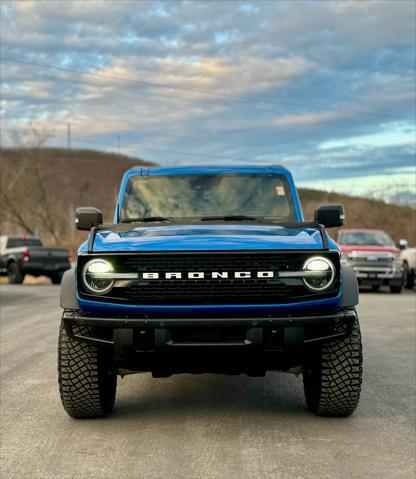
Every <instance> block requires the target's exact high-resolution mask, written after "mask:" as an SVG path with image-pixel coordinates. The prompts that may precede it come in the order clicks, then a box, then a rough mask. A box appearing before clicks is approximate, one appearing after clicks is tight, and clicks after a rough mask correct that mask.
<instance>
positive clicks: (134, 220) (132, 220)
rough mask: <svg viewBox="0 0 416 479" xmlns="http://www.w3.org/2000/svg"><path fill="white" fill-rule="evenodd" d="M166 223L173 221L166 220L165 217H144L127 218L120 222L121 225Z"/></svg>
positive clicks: (170, 219)
mask: <svg viewBox="0 0 416 479" xmlns="http://www.w3.org/2000/svg"><path fill="white" fill-rule="evenodd" d="M166 221H173V218H166V217H165V216H144V217H143V218H127V219H124V220H121V222H122V223H141V222H143V223H153V222H154V223H156V222H160V223H164V222H166Z"/></svg>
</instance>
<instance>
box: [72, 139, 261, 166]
mask: <svg viewBox="0 0 416 479" xmlns="http://www.w3.org/2000/svg"><path fill="white" fill-rule="evenodd" d="M73 143H79V144H81V145H82V144H85V145H99V146H106V147H107V148H113V147H114V145H110V144H108V143H104V142H102V141H94V140H88V141H83V140H73ZM124 149H140V150H141V151H154V152H158V153H171V154H174V155H182V156H189V157H193V158H208V159H214V160H221V161H241V162H244V163H246V162H252V161H253V158H231V157H227V156H219V155H209V154H204V153H190V152H188V151H178V150H170V149H166V148H153V147H147V146H145V147H143V146H141V145H138V144H133V143H123V150H124ZM258 156H261V155H258Z"/></svg>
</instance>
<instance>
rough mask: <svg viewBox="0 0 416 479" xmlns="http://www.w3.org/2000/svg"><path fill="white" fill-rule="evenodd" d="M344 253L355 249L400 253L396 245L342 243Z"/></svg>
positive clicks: (369, 251)
mask: <svg viewBox="0 0 416 479" xmlns="http://www.w3.org/2000/svg"><path fill="white" fill-rule="evenodd" d="M340 248H341V251H342V252H343V253H352V252H353V251H360V252H361V251H362V252H368V253H398V252H399V249H398V248H396V247H395V246H366V245H357V246H354V245H348V246H347V245H340Z"/></svg>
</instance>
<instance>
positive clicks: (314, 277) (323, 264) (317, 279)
mask: <svg viewBox="0 0 416 479" xmlns="http://www.w3.org/2000/svg"><path fill="white" fill-rule="evenodd" d="M302 269H303V272H304V273H305V276H304V277H303V282H304V283H305V285H306V287H307V288H309V289H310V290H312V291H324V290H325V289H328V288H329V287H330V286H331V284H332V283H333V282H334V279H335V268H334V265H333V263H332V261H330V260H329V259H327V258H324V257H323V256H313V257H312V258H309V259H308V260H307V261H305V264H304V265H303V268H302Z"/></svg>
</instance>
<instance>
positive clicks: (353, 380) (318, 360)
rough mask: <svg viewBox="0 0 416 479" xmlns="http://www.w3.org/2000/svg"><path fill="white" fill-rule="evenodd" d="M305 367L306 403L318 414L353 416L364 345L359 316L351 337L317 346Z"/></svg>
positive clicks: (359, 390)
mask: <svg viewBox="0 0 416 479" xmlns="http://www.w3.org/2000/svg"><path fill="white" fill-rule="evenodd" d="M309 353H311V354H310V355H309V360H308V362H307V364H305V366H304V372H303V385H304V390H305V399H306V404H307V406H308V408H309V409H310V411H312V412H313V413H315V414H316V415H318V416H333V417H346V416H349V415H351V414H352V413H353V412H354V411H355V409H356V407H357V405H358V401H359V399H360V392H361V381H362V345H361V334H360V325H359V322H358V318H357V320H356V321H355V324H354V327H353V330H352V333H351V335H350V336H348V337H346V338H344V339H341V340H338V341H336V340H335V341H327V342H324V343H322V344H321V345H319V346H317V347H314V348H313V350H312V351H309Z"/></svg>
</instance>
